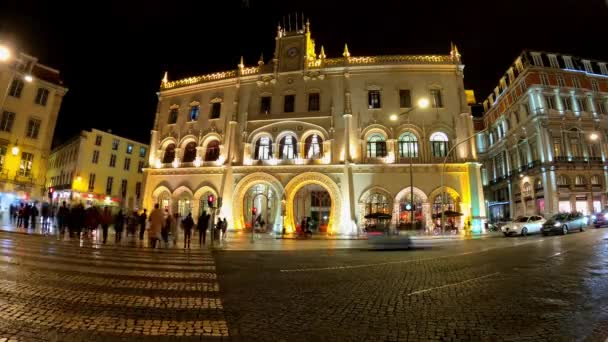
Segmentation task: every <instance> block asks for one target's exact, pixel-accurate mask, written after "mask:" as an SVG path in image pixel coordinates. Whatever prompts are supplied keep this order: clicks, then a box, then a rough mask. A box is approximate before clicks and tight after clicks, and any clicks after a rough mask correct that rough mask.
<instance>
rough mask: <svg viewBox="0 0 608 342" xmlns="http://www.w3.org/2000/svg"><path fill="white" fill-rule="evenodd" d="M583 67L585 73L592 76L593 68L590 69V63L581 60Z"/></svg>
mask: <svg viewBox="0 0 608 342" xmlns="http://www.w3.org/2000/svg"><path fill="white" fill-rule="evenodd" d="M582 62H583V67H584V68H585V71H586V72H588V73H590V74H592V73H593V68H592V67H591V61H589V60H586V59H583V60H582Z"/></svg>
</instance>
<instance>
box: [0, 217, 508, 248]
mask: <svg viewBox="0 0 608 342" xmlns="http://www.w3.org/2000/svg"><path fill="white" fill-rule="evenodd" d="M7 221H8V220H5V219H3V220H1V221H0V222H1V223H0V231H5V232H12V233H19V234H29V235H46V236H48V237H52V238H55V239H62V240H74V239H76V238H75V237H72V238H70V237H68V235H67V233H66V234H65V235H64V236H59V235H58V233H57V231H56V228H55V227H51V228H50V230H49V232H46V233H45V232H43V231H42V229H41V225H40V224H37V225H36V229H31V228H29V229H27V230H26V229H24V228H17V227H15V226H14V225H13V224H10V222H7ZM499 236H502V235H501V234H500V233H487V234H478V235H473V236H464V235H440V236H433V235H430V236H429V235H410V237H411V239H412V241H413V242H415V243H417V244H419V245H427V246H432V245H435V246H439V245H441V244H442V243H455V242H457V241H464V240H470V239H486V238H493V237H499ZM210 237H211V235H210V233H208V234H207V243H206V245H205V246H203V248H210V247H211V240H210ZM80 240H81V241H88V242H89V243H93V244H96V245H100V246H102V245H103V244H102V230H101V228H99V229H97V230H94V231H92V232H90V234H89V235H88V236H86V237H80ZM114 240H115V234H114V229H113V228H112V227H110V229H109V230H108V240H107V245H109V246H115V245H120V246H125V247H149V241H148V236H147V232H146V233H145V235H144V240H139V237H138V236H129V237H126V235H125V233H123V238H122V241H121V242H120V243H118V244H117V243H115V242H114ZM183 246H184V240H183V231H181V230H180V231H179V235H178V239H177V244H175V245H174V244H173V243H172V242H170V243H169V246H168V247H165V246H164V244H163V248H183ZM213 247H214V249H217V250H225V251H251V250H253V251H277V250H286V251H294V250H314V249H366V248H368V247H369V245H368V243H367V236H365V235H362V236H358V237H357V236H340V235H336V236H322V235H318V234H317V235H313V236H312V238H310V239H301V238H296V237H295V236H294V235H287V236H285V237H282V236H281V235H276V236H275V235H274V234H254V236H253V240H252V237H251V233H248V232H242V231H228V234H227V236H226V239H225V240H220V241H218V240H215V241H214V242H213ZM199 248H201V246H200V245H199V243H198V232H196V231H193V232H192V241H191V249H199Z"/></svg>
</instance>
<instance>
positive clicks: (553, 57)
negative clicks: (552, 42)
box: [547, 55, 559, 68]
mask: <svg viewBox="0 0 608 342" xmlns="http://www.w3.org/2000/svg"><path fill="white" fill-rule="evenodd" d="M547 57H549V64H551V67H552V68H559V63H558V62H557V56H556V55H547Z"/></svg>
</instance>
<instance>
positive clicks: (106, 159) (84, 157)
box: [48, 129, 149, 208]
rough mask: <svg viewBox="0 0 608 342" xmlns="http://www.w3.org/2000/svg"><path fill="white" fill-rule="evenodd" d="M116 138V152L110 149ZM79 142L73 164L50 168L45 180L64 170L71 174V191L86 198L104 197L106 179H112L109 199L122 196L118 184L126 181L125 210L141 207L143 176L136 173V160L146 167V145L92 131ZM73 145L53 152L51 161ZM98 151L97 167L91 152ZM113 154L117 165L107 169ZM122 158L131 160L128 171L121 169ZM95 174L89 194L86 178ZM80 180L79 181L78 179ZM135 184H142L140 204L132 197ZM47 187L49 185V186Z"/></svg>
mask: <svg viewBox="0 0 608 342" xmlns="http://www.w3.org/2000/svg"><path fill="white" fill-rule="evenodd" d="M98 135H100V136H101V137H102V142H101V146H97V145H95V140H96V137H97V136H98ZM113 139H118V140H119V146H118V149H117V150H112V140H113ZM77 143H78V155H77V157H76V158H75V160H74V161H73V162H70V163H66V164H64V165H61V166H60V167H59V168H54V169H50V170H49V173H48V179H51V177H53V176H57V175H59V174H60V172H61V171H62V170H63V171H64V172H72V171H73V172H74V177H73V179H72V181H71V189H73V191H74V192H78V193H82V196H86V195H88V194H89V193H94V194H98V195H103V196H105V195H106V182H107V179H108V177H110V176H111V177H114V181H113V185H112V193H111V195H109V196H111V197H113V198H120V197H121V193H120V192H121V181H122V180H123V179H126V180H127V193H126V202H125V204H124V205H125V206H127V207H130V208H132V207H138V208H139V207H141V202H142V200H143V195H144V184H143V173H138V171H137V169H138V164H139V161H140V160H141V161H143V162H144V167H145V165H146V164H147V160H148V153H149V147H148V145H146V144H142V143H139V142H136V141H133V140H129V139H126V138H122V137H119V136H117V135H114V134H110V133H108V132H104V131H100V130H96V129H93V130H91V132H88V131H83V132H82V133H81V138H80V139H79V140H78V141H77ZM128 144H132V145H133V151H132V153H131V154H128V153H127V145H128ZM73 145H74V144H68V145H66V146H61V147H60V148H58V149H57V150H54V151H53V156H52V159H55V158H59V156H60V155H61V154H62V153H67V152H68V151H69V150H70V149H71V148H73V147H74V146H73ZM141 147H144V148H145V149H146V153H145V155H144V156H143V157H140V155H139V152H140V148H141ZM95 150H97V151H99V160H98V163H97V164H94V163H93V151H95ZM112 154H115V155H116V166H115V167H110V158H111V155H112ZM125 158H130V159H131V162H130V168H129V170H124V162H125ZM91 173H94V174H95V184H94V185H95V186H94V189H93V191H92V192H90V191H89V179H90V174H91ZM78 177H80V178H78ZM137 182H141V183H142V184H141V195H140V199H139V202H138V201H137V200H136V196H135V186H136V183H137ZM49 185H50V184H49Z"/></svg>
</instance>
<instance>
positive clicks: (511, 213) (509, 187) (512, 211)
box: [507, 180, 515, 218]
mask: <svg viewBox="0 0 608 342" xmlns="http://www.w3.org/2000/svg"><path fill="white" fill-rule="evenodd" d="M507 191H508V192H509V216H510V217H512V218H515V201H514V200H513V183H511V180H509V181H508V182H507Z"/></svg>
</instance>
